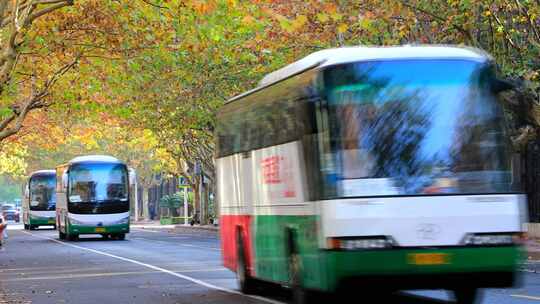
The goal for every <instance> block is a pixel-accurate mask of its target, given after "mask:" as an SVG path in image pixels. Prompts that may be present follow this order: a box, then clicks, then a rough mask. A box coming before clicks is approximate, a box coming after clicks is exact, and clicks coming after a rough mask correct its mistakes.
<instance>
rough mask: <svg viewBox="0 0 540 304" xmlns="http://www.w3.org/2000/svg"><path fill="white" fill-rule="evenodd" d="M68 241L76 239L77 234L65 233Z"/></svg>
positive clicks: (77, 237)
mask: <svg viewBox="0 0 540 304" xmlns="http://www.w3.org/2000/svg"><path fill="white" fill-rule="evenodd" d="M67 239H68V241H77V240H78V239H79V235H78V234H67Z"/></svg>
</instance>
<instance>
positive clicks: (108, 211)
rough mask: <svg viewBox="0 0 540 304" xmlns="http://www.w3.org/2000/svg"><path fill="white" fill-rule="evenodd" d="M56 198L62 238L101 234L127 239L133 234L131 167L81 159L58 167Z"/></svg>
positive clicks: (95, 158) (95, 157) (96, 158)
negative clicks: (130, 221)
mask: <svg viewBox="0 0 540 304" xmlns="http://www.w3.org/2000/svg"><path fill="white" fill-rule="evenodd" d="M56 197H57V203H56V221H57V225H58V235H59V238H60V239H66V238H67V239H68V240H76V239H78V237H79V235H81V234H100V235H102V236H103V237H104V238H108V237H111V238H114V239H120V240H123V239H124V238H125V236H126V233H128V232H129V218H130V215H129V210H130V203H129V174H128V168H127V166H126V165H125V164H124V163H123V162H121V161H119V160H118V159H116V158H114V157H111V156H105V155H90V156H81V157H76V158H74V159H72V160H71V161H70V162H69V163H67V164H64V165H61V166H58V167H57V168H56Z"/></svg>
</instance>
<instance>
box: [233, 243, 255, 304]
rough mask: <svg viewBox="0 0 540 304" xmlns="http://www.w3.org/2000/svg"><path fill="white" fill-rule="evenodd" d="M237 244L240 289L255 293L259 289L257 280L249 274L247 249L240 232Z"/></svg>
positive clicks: (247, 292) (237, 272)
mask: <svg viewBox="0 0 540 304" xmlns="http://www.w3.org/2000/svg"><path fill="white" fill-rule="evenodd" d="M236 244H237V253H236V279H237V280H238V285H239V287H240V291H241V292H242V293H245V294H253V293H255V292H256V290H257V286H256V281H255V279H253V278H252V277H251V276H250V275H249V271H248V269H247V263H246V251H245V247H244V242H243V241H242V237H241V234H240V233H238V237H237V243H236Z"/></svg>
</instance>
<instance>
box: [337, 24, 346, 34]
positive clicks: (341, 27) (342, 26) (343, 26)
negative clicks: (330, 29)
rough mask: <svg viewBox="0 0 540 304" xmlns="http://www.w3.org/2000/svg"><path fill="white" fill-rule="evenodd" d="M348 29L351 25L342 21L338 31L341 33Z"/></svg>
mask: <svg viewBox="0 0 540 304" xmlns="http://www.w3.org/2000/svg"><path fill="white" fill-rule="evenodd" d="M348 29H349V26H347V24H345V23H340V24H339V25H338V27H337V31H338V33H340V34H343V33H345V32H346V31H347V30H348Z"/></svg>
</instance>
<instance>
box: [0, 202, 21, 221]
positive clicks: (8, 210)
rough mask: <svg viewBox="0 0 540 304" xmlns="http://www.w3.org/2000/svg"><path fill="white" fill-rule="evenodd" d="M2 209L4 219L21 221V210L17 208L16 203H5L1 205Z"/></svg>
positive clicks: (0, 208)
mask: <svg viewBox="0 0 540 304" xmlns="http://www.w3.org/2000/svg"><path fill="white" fill-rule="evenodd" d="M0 210H1V211H2V215H3V216H4V219H5V220H6V221H15V222H17V223H18V222H19V220H20V217H19V211H17V209H16V208H15V205H11V204H4V205H2V207H0Z"/></svg>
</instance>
